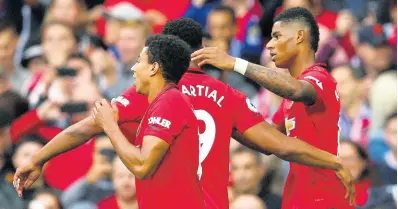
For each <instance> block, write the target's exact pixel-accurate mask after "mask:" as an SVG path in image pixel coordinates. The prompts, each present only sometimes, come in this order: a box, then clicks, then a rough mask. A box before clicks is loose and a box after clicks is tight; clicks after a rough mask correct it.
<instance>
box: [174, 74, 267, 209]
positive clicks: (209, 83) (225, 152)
mask: <svg viewBox="0 0 398 209" xmlns="http://www.w3.org/2000/svg"><path fill="white" fill-rule="evenodd" d="M178 86H179V88H180V90H181V91H182V93H183V94H185V95H188V96H189V97H190V99H191V102H192V105H193V106H194V109H195V115H196V117H197V119H198V120H199V132H200V136H199V141H200V146H201V147H200V162H201V166H202V174H201V184H202V187H203V196H204V200H205V203H206V208H207V209H216V208H217V209H227V208H229V206H228V205H229V204H228V192H227V186H228V178H229V144H230V139H231V133H232V130H233V129H234V128H235V129H237V130H238V131H239V132H241V133H243V132H245V131H246V130H247V129H248V128H250V127H252V126H254V125H256V124H258V123H260V122H262V121H264V118H263V117H262V116H261V115H260V114H259V113H258V111H257V110H256V108H255V107H254V106H253V105H252V104H251V103H250V101H249V99H248V98H247V97H246V96H245V95H244V94H243V93H242V92H240V91H237V90H235V89H233V88H232V87H230V86H229V85H227V84H225V83H223V82H221V81H219V80H217V79H215V78H213V77H211V76H209V75H206V74H204V72H203V71H202V70H201V69H194V68H190V69H188V72H187V73H185V74H184V76H183V77H182V79H181V80H180V82H179V84H178Z"/></svg>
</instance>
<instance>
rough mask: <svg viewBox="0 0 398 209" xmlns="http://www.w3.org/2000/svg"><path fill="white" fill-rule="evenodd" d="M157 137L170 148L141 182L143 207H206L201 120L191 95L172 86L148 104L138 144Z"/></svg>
mask: <svg viewBox="0 0 398 209" xmlns="http://www.w3.org/2000/svg"><path fill="white" fill-rule="evenodd" d="M145 136H155V137H158V138H160V139H162V140H164V141H165V142H167V143H168V144H169V145H170V147H169V150H168V151H167V152H166V154H165V155H164V157H163V159H162V161H161V163H160V164H159V165H158V167H157V170H156V171H155V172H154V173H153V175H152V176H150V177H149V178H148V179H146V180H142V181H140V184H139V187H137V192H139V193H140V197H139V198H140V199H138V204H139V207H140V209H158V208H174V209H185V208H190V209H204V208H205V205H204V201H203V196H202V188H201V186H200V182H199V178H198V176H197V171H198V167H199V135H198V121H197V120H196V117H195V114H194V112H193V108H192V104H191V103H190V101H189V98H188V97H187V96H185V95H183V94H182V93H181V91H179V90H178V88H177V86H176V85H170V86H169V87H167V88H166V89H165V90H164V91H163V92H161V93H160V94H159V95H158V96H157V97H156V98H155V99H154V101H153V102H152V103H151V104H150V105H149V107H148V109H147V112H146V113H145V115H144V117H143V119H142V121H141V124H140V126H139V127H138V130H137V138H136V144H137V145H138V146H142V143H143V139H144V137H145Z"/></svg>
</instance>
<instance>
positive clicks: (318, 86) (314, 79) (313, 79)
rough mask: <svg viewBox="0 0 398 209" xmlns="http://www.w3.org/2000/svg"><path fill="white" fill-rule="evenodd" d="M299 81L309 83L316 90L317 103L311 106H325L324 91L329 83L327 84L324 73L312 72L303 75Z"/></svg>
mask: <svg viewBox="0 0 398 209" xmlns="http://www.w3.org/2000/svg"><path fill="white" fill-rule="evenodd" d="M299 80H303V81H307V82H308V83H310V84H311V85H312V86H313V87H314V88H315V90H316V94H317V97H316V101H315V103H314V104H313V105H311V106H319V105H323V104H324V102H325V101H324V100H325V96H324V90H325V87H327V82H326V81H327V78H326V76H325V75H324V73H322V72H320V71H317V70H311V71H308V72H306V73H304V74H303V75H301V76H300V78H299Z"/></svg>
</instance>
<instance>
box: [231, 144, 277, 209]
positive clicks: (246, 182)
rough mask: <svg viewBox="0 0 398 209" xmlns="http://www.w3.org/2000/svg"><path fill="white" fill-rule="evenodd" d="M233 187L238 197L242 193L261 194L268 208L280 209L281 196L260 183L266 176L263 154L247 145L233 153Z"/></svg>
mask: <svg viewBox="0 0 398 209" xmlns="http://www.w3.org/2000/svg"><path fill="white" fill-rule="evenodd" d="M231 169H232V178H233V187H234V189H235V192H236V196H237V198H239V196H240V195H257V196H259V197H260V198H261V199H262V201H263V202H264V204H265V205H266V206H267V208H268V209H279V208H280V207H281V203H282V199H281V197H279V196H277V195H274V194H272V193H270V192H268V191H266V189H269V188H263V187H262V185H261V184H260V182H261V179H262V178H263V176H264V167H263V163H262V160H261V155H260V153H258V152H255V151H253V150H251V149H249V148H246V147H239V148H237V149H236V150H235V151H233V152H232V153H231Z"/></svg>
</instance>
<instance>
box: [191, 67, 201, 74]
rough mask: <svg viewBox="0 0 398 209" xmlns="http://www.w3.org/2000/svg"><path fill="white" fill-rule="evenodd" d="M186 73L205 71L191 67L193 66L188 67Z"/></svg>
mask: <svg viewBox="0 0 398 209" xmlns="http://www.w3.org/2000/svg"><path fill="white" fill-rule="evenodd" d="M187 73H199V74H203V73H205V71H204V70H202V69H200V68H193V67H190V68H188V70H187Z"/></svg>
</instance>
